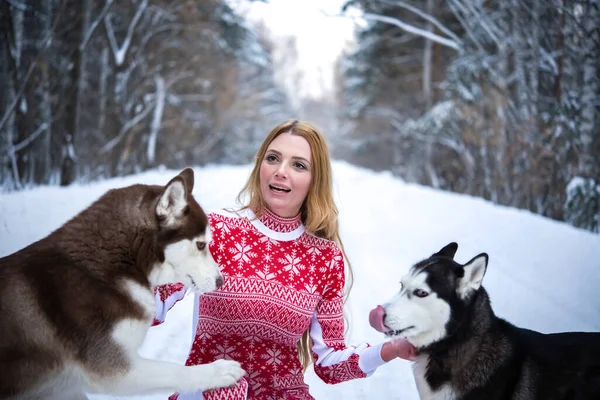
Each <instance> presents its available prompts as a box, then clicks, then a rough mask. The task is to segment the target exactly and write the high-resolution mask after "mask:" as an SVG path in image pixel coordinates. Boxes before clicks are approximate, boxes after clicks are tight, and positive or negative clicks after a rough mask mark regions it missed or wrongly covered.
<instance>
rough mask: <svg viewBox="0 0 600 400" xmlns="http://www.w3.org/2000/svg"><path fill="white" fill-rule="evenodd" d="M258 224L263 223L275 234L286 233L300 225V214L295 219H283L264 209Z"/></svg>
mask: <svg viewBox="0 0 600 400" xmlns="http://www.w3.org/2000/svg"><path fill="white" fill-rule="evenodd" d="M260 222H262V223H263V225H265V226H266V227H267V228H269V229H271V230H272V231H275V232H281V233H288V232H292V231H294V230H295V229H297V228H298V227H299V226H300V225H302V219H301V216H300V213H298V215H296V216H295V217H291V218H283V217H280V216H279V215H277V214H275V213H274V212H272V211H271V210H269V209H268V208H265V209H264V211H263V215H262V216H261V217H260Z"/></svg>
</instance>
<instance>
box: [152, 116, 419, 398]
mask: <svg viewBox="0 0 600 400" xmlns="http://www.w3.org/2000/svg"><path fill="white" fill-rule="evenodd" d="M244 199H245V200H247V201H246V202H245V205H244V206H243V207H242V208H241V209H240V210H238V211H236V212H222V211H220V212H213V213H210V214H209V220H210V224H211V228H212V230H213V241H212V243H211V245H210V250H211V253H212V255H213V257H214V259H215V261H216V262H217V263H218V264H219V266H220V267H221V269H222V273H223V275H224V276H225V277H226V279H225V284H224V285H223V286H222V287H221V288H219V289H217V290H216V291H215V292H211V293H206V294H203V295H202V296H200V297H199V298H196V304H195V306H196V308H195V309H197V310H198V313H197V314H196V315H195V316H194V317H195V319H196V320H195V326H196V330H195V332H196V333H195V337H194V341H193V344H192V349H191V351H190V354H189V356H188V359H187V362H186V365H197V364H203V363H209V362H212V361H214V360H216V359H219V358H227V359H233V360H236V361H239V362H240V363H241V364H242V367H243V368H244V369H245V370H246V372H247V375H246V376H245V377H244V378H242V380H241V381H239V382H238V384H237V385H236V386H235V387H232V388H225V389H219V390H213V391H206V392H205V393H204V396H205V398H206V399H244V398H248V399H312V396H311V395H310V394H309V391H308V386H307V385H306V384H305V383H304V376H303V374H304V371H305V370H306V368H307V367H308V365H310V364H311V363H314V369H315V373H316V374H317V375H318V376H319V377H320V378H321V379H322V380H323V381H325V382H326V383H338V382H343V381H346V380H350V379H357V378H363V377H366V376H369V375H371V374H372V373H373V372H374V371H375V369H376V368H377V367H378V366H380V365H382V364H384V363H385V362H387V361H390V360H391V359H393V358H396V357H401V358H410V357H411V356H412V355H413V354H412V351H413V349H412V348H411V347H410V345H408V344H407V342H405V341H395V342H385V343H383V344H379V345H377V346H369V345H368V344H361V345H359V346H351V347H348V346H346V344H345V343H344V319H343V305H344V289H345V288H344V286H345V274H344V260H345V259H347V258H345V257H344V256H345V254H344V248H343V245H342V242H341V240H340V237H339V231H338V220H337V218H338V211H337V207H336V205H335V203H334V201H333V195H332V178H331V163H330V159H329V152H328V149H327V145H326V143H325V140H324V139H323V137H322V135H321V134H320V133H319V132H318V131H317V129H316V128H315V127H313V126H312V125H311V124H309V123H307V122H301V121H287V122H284V123H282V124H281V125H279V126H277V127H275V128H274V129H273V130H272V131H271V132H270V133H269V135H268V136H267V138H266V139H265V141H264V142H263V144H262V146H261V147H260V149H259V150H258V153H257V155H256V159H255V165H254V169H253V170H252V173H251V175H250V178H249V180H248V182H247V183H246V185H245V186H244V188H243V189H242V191H241V192H240V195H239V197H238V200H240V202H241V201H243V200H244ZM348 267H349V265H348ZM348 270H349V271H350V273H351V269H350V268H348ZM183 294H184V288H182V287H169V288H161V290H160V291H159V292H158V294H157V297H158V298H159V300H160V303H161V304H160V305H161V307H160V312H159V313H158V314H157V320H158V321H157V322H160V321H162V320H163V318H164V314H165V312H163V311H164V310H168V309H169V308H170V307H171V306H172V305H173V304H174V303H175V301H177V300H179V299H181V298H182V297H183ZM177 396H179V397H177ZM246 396H247V397H246ZM171 398H172V399H176V398H179V399H180V400H185V399H201V398H202V396H201V394H200V393H194V394H192V393H182V394H179V395H173V396H172V397H171Z"/></svg>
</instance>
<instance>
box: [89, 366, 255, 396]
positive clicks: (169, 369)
mask: <svg viewBox="0 0 600 400" xmlns="http://www.w3.org/2000/svg"><path fill="white" fill-rule="evenodd" d="M245 373H246V372H245V371H244V370H243V369H242V367H241V366H240V364H239V363H238V362H237V361H230V360H217V361H215V362H212V363H210V364H201V365H193V366H188V367H186V366H184V365H179V364H175V363H171V362H166V361H157V360H147V359H145V358H137V359H136V360H135V361H134V362H133V363H132V365H131V368H130V369H129V371H128V372H127V373H126V374H125V375H123V376H122V377H116V378H113V380H112V381H110V382H105V383H104V384H102V385H101V386H102V388H101V389H100V388H98V389H100V390H101V391H102V392H103V393H110V394H116V395H134V394H149V393H151V392H157V391H173V392H191V391H195V390H206V389H215V388H221V387H227V386H231V385H233V384H235V383H236V382H237V381H238V380H239V379H240V378H241V377H242V376H244V375H245Z"/></svg>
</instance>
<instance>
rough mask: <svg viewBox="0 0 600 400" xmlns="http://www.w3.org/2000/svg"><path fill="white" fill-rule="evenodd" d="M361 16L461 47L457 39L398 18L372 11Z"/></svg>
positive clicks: (444, 43) (455, 48)
mask: <svg viewBox="0 0 600 400" xmlns="http://www.w3.org/2000/svg"><path fill="white" fill-rule="evenodd" d="M350 18H356V17H350ZM361 18H364V19H366V20H372V21H379V22H383V23H386V24H391V25H395V26H397V27H398V28H400V29H402V30H405V31H406V32H409V33H412V34H415V35H418V36H421V37H424V38H426V39H429V40H431V41H432V42H436V43H439V44H441V45H443V46H446V47H449V48H451V49H454V50H460V49H461V44H460V43H458V42H456V41H455V40H451V39H446V38H444V37H442V36H440V35H437V34H435V33H433V32H429V31H426V30H424V29H421V28H417V27H415V26H412V25H409V24H407V23H404V22H402V21H400V20H399V19H397V18H392V17H387V16H385V15H378V14H372V13H364V14H362V16H361Z"/></svg>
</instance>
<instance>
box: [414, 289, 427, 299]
mask: <svg viewBox="0 0 600 400" xmlns="http://www.w3.org/2000/svg"><path fill="white" fill-rule="evenodd" d="M413 294H414V295H415V296H417V297H421V298H423V297H427V296H429V293H427V292H426V291H424V290H423V289H415V290H414V291H413Z"/></svg>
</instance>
